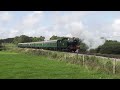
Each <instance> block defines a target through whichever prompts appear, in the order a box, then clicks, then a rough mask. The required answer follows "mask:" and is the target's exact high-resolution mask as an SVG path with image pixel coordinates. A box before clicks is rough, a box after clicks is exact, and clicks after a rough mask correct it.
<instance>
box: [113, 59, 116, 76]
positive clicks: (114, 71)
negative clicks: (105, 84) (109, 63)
mask: <svg viewBox="0 0 120 90" xmlns="http://www.w3.org/2000/svg"><path fill="white" fill-rule="evenodd" d="M115 73H116V59H114V60H113V74H115Z"/></svg>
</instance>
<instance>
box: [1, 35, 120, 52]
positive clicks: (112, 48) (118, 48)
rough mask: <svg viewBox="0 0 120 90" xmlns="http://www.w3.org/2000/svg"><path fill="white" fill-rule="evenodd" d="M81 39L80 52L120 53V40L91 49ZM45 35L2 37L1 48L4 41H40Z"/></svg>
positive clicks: (107, 41) (54, 38)
mask: <svg viewBox="0 0 120 90" xmlns="http://www.w3.org/2000/svg"><path fill="white" fill-rule="evenodd" d="M62 38H65V37H59V36H55V35H53V36H52V37H51V38H50V40H56V39H62ZM77 39H78V41H79V46H80V52H81V53H86V52H90V53H101V54H120V42H118V41H113V40H106V41H105V43H104V44H103V45H101V46H99V47H97V48H96V49H90V50H89V51H87V50H88V48H89V47H88V46H87V45H86V44H85V43H83V42H82V40H81V39H79V38H77ZM44 40H45V37H44V36H40V37H29V36H26V35H21V36H16V37H14V38H7V39H1V40H0V50H1V48H2V43H14V44H16V45H17V44H18V43H25V42H38V41H44Z"/></svg>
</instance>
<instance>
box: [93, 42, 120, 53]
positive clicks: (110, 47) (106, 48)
mask: <svg viewBox="0 0 120 90" xmlns="http://www.w3.org/2000/svg"><path fill="white" fill-rule="evenodd" d="M91 52H94V53H101V54H120V42H118V41H112V40H106V42H105V43H104V44H103V45H101V46H99V47H98V48H96V49H94V50H91Z"/></svg>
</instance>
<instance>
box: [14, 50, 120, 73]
mask: <svg viewBox="0 0 120 90" xmlns="http://www.w3.org/2000/svg"><path fill="white" fill-rule="evenodd" d="M13 51H14V52H21V53H25V54H29V55H30V54H32V55H41V56H45V57H49V58H52V59H55V60H59V61H63V60H64V61H66V62H67V63H71V64H77V65H81V66H83V67H85V68H87V69H88V70H96V71H97V72H105V73H108V74H112V73H113V61H112V60H111V59H109V58H99V57H95V56H87V55H84V57H83V55H77V54H74V53H66V52H58V51H49V50H41V49H28V48H16V49H13ZM83 58H84V59H83ZM116 74H120V63H117V64H116Z"/></svg>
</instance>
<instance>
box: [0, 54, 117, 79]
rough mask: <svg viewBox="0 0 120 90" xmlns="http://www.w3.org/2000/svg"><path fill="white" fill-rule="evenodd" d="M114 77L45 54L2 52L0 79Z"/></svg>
mask: <svg viewBox="0 0 120 90" xmlns="http://www.w3.org/2000/svg"><path fill="white" fill-rule="evenodd" d="M114 77H115V76H112V75H111V76H110V75H107V74H102V73H98V72H95V71H88V70H87V69H85V68H83V67H80V66H78V65H72V64H67V63H65V62H60V61H57V60H51V59H48V58H46V57H43V56H30V55H23V54H17V53H9V52H0V79H5V78H8V79H15V78H17V79H19V78H20V79H30V78H31V79H34V78H35V79H39V78H44V79H53V78H57V79H64V78H68V79H71V78H74V79H77V78H82V79H83V78H84V79H87V78H90V79H92V78H114Z"/></svg>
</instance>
